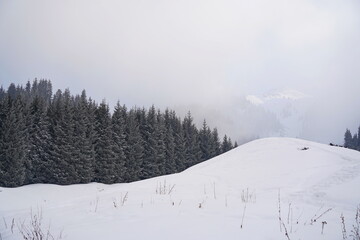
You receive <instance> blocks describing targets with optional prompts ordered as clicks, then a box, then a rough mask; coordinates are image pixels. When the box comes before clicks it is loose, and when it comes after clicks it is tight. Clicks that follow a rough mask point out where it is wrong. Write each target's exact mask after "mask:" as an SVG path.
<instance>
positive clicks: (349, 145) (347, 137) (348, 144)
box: [344, 129, 353, 148]
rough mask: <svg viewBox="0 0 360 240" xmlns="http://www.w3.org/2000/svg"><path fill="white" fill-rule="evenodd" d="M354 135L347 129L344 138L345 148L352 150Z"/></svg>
mask: <svg viewBox="0 0 360 240" xmlns="http://www.w3.org/2000/svg"><path fill="white" fill-rule="evenodd" d="M352 140H353V138H352V135H351V132H350V130H349V129H346V132H345V136H344V147H346V148H352V145H353V144H352Z"/></svg>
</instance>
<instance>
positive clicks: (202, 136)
mask: <svg viewBox="0 0 360 240" xmlns="http://www.w3.org/2000/svg"><path fill="white" fill-rule="evenodd" d="M199 140H200V149H201V161H205V160H207V159H210V158H211V157H213V156H214V148H213V145H214V144H213V142H212V140H213V139H212V136H211V130H210V128H209V127H208V125H207V123H206V120H204V121H203V127H202V129H201V130H200V132H199Z"/></svg>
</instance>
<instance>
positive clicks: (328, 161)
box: [0, 138, 360, 240]
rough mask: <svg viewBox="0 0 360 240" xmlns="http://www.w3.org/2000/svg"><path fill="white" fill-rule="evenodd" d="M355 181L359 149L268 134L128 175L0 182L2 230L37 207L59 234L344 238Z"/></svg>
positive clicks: (15, 231)
mask: <svg viewBox="0 0 360 240" xmlns="http://www.w3.org/2000/svg"><path fill="white" fill-rule="evenodd" d="M359 186H360V152H356V151H353V150H349V149H344V148H338V147H331V146H327V145H323V144H318V143H313V142H309V141H304V140H299V139H291V138H267V139H261V140H256V141H253V142H250V143H248V144H245V145H242V146H240V147H238V148H236V149H234V150H232V151H230V152H227V153H225V154H223V155H220V156H218V157H216V158H213V159H211V160H208V161H206V162H203V163H201V164H198V165H196V166H194V167H191V168H189V169H187V170H186V171H184V172H182V173H179V174H173V175H167V176H161V177H157V178H153V179H148V180H145V181H139V182H134V183H129V184H114V185H104V184H97V183H92V184H86V185H71V186H57V185H46V184H36V185H29V186H24V187H19V188H14V189H10V188H0V216H1V218H2V222H0V234H1V237H2V239H21V233H20V232H19V230H21V229H24V227H26V226H29V224H30V222H31V221H32V220H31V216H32V217H33V219H34V216H36V217H39V216H40V215H41V216H42V219H41V228H42V229H43V231H44V232H45V233H46V232H47V231H48V230H49V232H50V233H51V234H52V235H53V236H54V238H55V239H56V238H61V239H69V240H70V239H71V240H72V239H74V240H75V239H144V238H146V239H170V238H171V239H196V240H198V239H206V240H209V239H276V240H278V239H342V238H343V230H344V229H343V228H344V225H343V224H342V220H341V216H344V220H345V228H346V230H347V233H346V234H347V235H350V234H351V230H352V228H353V224H354V223H355V213H356V209H357V207H358V204H360V191H359V190H358V188H359ZM0 239H1V238H0Z"/></svg>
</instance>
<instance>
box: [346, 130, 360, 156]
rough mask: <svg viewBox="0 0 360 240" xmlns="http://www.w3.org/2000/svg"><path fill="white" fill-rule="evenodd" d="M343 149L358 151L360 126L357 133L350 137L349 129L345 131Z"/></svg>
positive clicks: (359, 147)
mask: <svg viewBox="0 0 360 240" xmlns="http://www.w3.org/2000/svg"><path fill="white" fill-rule="evenodd" d="M344 147H346V148H350V149H354V150H358V151H360V126H359V128H358V132H357V133H354V135H352V133H351V131H350V130H349V129H346V131H345V135H344Z"/></svg>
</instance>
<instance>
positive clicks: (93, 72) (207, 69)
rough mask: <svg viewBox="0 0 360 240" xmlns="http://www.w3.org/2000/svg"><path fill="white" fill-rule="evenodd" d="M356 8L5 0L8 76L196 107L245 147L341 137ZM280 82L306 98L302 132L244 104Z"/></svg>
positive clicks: (1, 13) (2, 46)
mask: <svg viewBox="0 0 360 240" xmlns="http://www.w3.org/2000/svg"><path fill="white" fill-rule="evenodd" d="M359 12H360V2H359V1H358V0H292V1H285V0H273V1H267V0H251V1H245V0H236V1H235V0H234V1H233V0H214V1H212V0H206V1H205V0H198V1H197V0H195V1H194V0H192V1H190V0H189V1H188V0H182V1H173V0H166V1H162V0H148V1H140V0H132V1H123V0H102V1H100V0H76V1H74V0H62V1H55V0H12V1H5V0H0V83H1V85H3V86H4V87H7V86H8V85H9V84H10V83H11V82H14V83H16V84H25V83H26V81H28V80H33V79H34V78H35V77H37V78H46V79H51V81H52V82H53V85H54V88H61V89H64V88H67V87H68V88H70V90H71V91H72V92H73V93H80V91H81V90H82V89H83V88H85V89H86V90H87V93H88V95H89V96H91V97H93V98H94V99H96V100H98V101H101V100H102V99H103V98H105V99H106V101H107V102H108V103H109V104H110V105H114V104H115V103H116V101H117V100H120V101H121V103H124V104H126V105H128V106H135V105H136V106H141V107H142V106H145V107H148V106H150V105H151V104H155V105H156V106H158V107H160V108H166V107H170V108H173V109H175V110H177V111H178V112H179V114H181V115H183V114H185V113H186V112H187V111H188V110H190V111H191V112H192V114H193V116H194V118H195V119H196V121H197V123H201V122H202V121H203V119H204V118H206V119H207V121H208V123H209V124H210V125H211V126H212V127H214V126H217V127H218V129H219V130H220V132H221V133H222V134H224V133H227V134H228V135H230V136H231V138H232V139H233V140H238V141H239V142H244V141H247V140H250V139H253V138H257V137H266V136H292V137H301V138H305V139H309V140H315V141H320V142H324V143H329V142H335V143H342V139H343V134H344V132H345V129H346V128H350V129H351V130H352V131H355V130H356V129H357V127H358V126H359V125H360V111H359V107H360V93H359V92H360V66H359V64H360V45H359V42H360V15H359ZM274 89H294V90H297V91H300V92H302V93H304V94H306V96H308V98H307V99H306V104H305V105H306V108H305V110H304V109H302V111H304V114H303V116H302V118H301V120H299V121H300V125H301V128H300V130H299V131H298V132H297V133H296V134H294V133H290V132H291V131H284V129H286V126H284V124H283V122H282V121H281V119H279V116H277V114H276V113H275V112H274V111H272V108H268V107H266V106H264V105H258V106H256V105H254V104H251V103H250V102H249V101H247V100H246V96H247V95H255V96H263V95H264V94H266V93H268V92H269V91H273V90H274Z"/></svg>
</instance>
